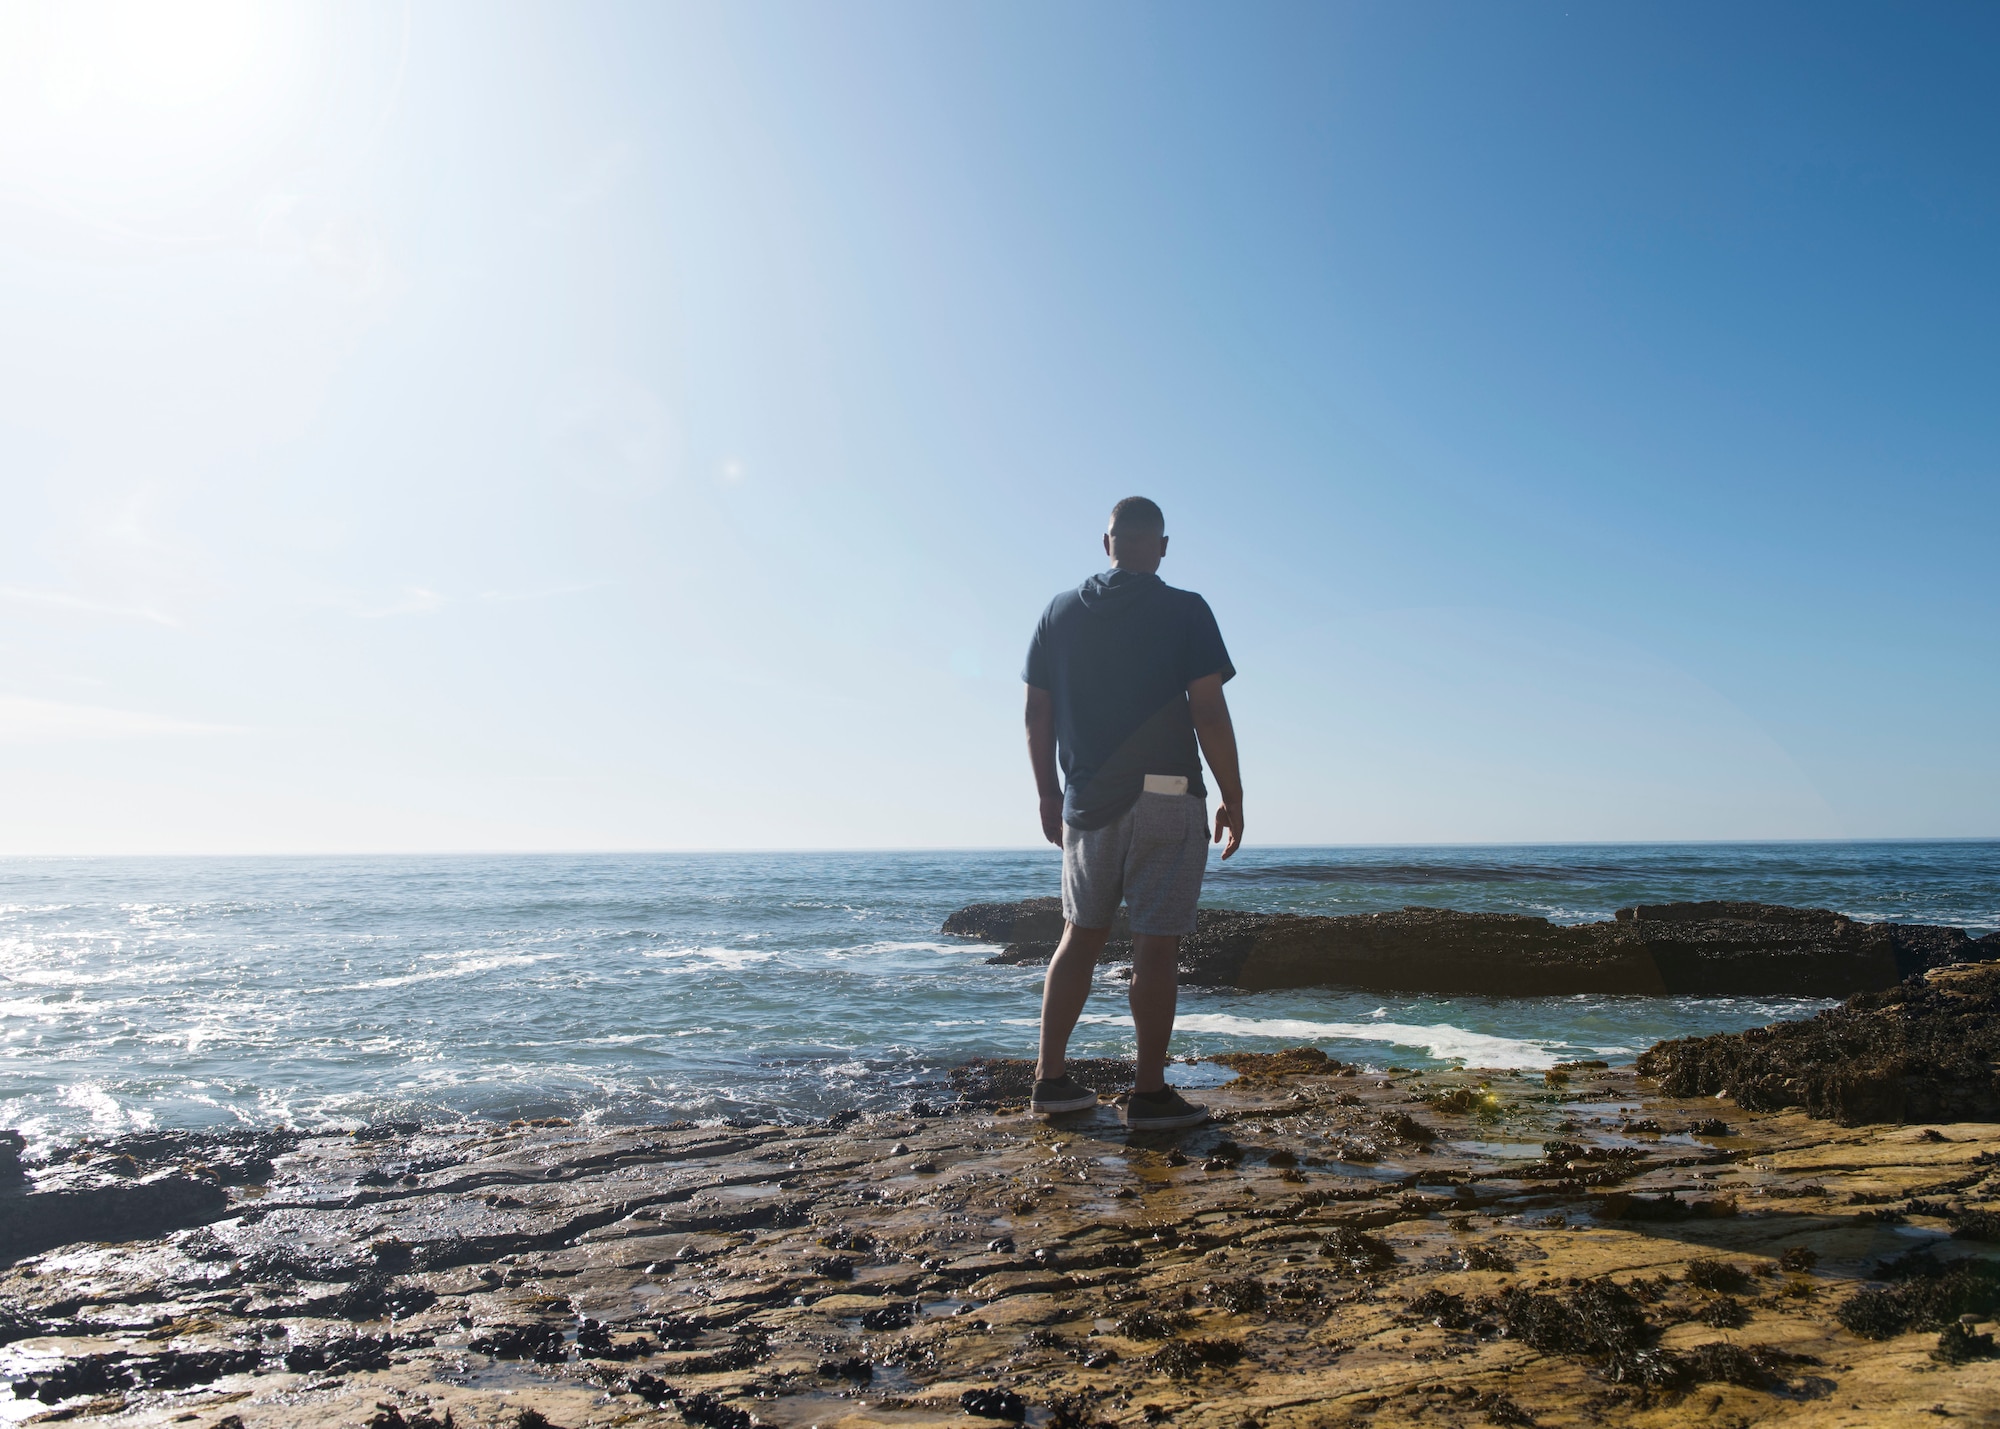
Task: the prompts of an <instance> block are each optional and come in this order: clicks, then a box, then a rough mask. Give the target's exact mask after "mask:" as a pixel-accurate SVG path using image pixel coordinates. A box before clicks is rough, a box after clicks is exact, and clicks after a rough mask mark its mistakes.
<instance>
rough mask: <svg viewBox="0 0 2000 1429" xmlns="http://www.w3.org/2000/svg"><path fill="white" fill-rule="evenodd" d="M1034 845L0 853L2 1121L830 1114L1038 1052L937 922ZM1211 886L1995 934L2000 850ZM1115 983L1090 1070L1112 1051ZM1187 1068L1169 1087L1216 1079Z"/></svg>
mask: <svg viewBox="0 0 2000 1429" xmlns="http://www.w3.org/2000/svg"><path fill="white" fill-rule="evenodd" d="M1058 867H1059V865H1058V859H1057V856H1056V854H1055V853H1054V851H1053V850H1050V851H1047V852H1004V853H859V854H846V853H843V854H813V853H800V854H613V855H589V856H583V855H574V856H572V855H548V856H506V857H385V858H258V859H195V858H159V859H55V858H50V859H7V860H0V1057H4V1060H0V1126H4V1127H17V1128H20V1129H21V1130H23V1131H25V1132H27V1133H28V1135H29V1137H30V1138H31V1140H32V1141H33V1142H36V1143H46V1142H48V1141H50V1140H52V1139H56V1138H60V1137H66V1136H72V1135H76V1134H82V1133H92V1134H108V1133H115V1132H119V1131H125V1130H133V1129H138V1128H144V1127H152V1126H162V1127H165V1126H212V1125H234V1124H256V1125H271V1124H276V1123H286V1124H290V1125H295V1126H328V1125H331V1126H352V1125H358V1124H360V1123H363V1122H367V1121H375V1120H382V1119H388V1118H404V1119H417V1120H435V1119H445V1118H458V1117H462V1116H466V1115H471V1116H477V1117H491V1118H501V1119H506V1118H511V1117H516V1116H549V1115H564V1116H570V1117H574V1118H577V1119H579V1120H586V1121H589V1120H596V1121H607V1122H632V1121H658V1120H671V1119H677V1118H688V1119H694V1120H701V1119H707V1118H718V1117H735V1116H758V1117H765V1116H771V1117H780V1118H801V1117H808V1116H823V1115H825V1114H827V1113H828V1112H830V1111H832V1110H835V1109H837V1108H841V1107H846V1106H860V1107H864V1108H867V1107H878V1106H887V1105H894V1104H900V1103H904V1102H907V1101H908V1100H909V1099H910V1098H911V1096H912V1095H916V1094H920V1093H919V1091H918V1089H920V1088H922V1087H924V1086H926V1085H932V1084H935V1083H937V1082H938V1081H939V1080H940V1078H941V1077H942V1075H943V1073H944V1071H945V1069H946V1068H948V1067H949V1066H950V1065H951V1064H953V1063H954V1062H956V1061H959V1060H961V1059H963V1058H965V1057H969V1056H973V1055H1015V1056H1022V1055H1032V1052H1033V1045H1034V1034H1035V1018H1036V1011H1037V1006H1038V997H1039V988H1040V982H1041V969H1039V968H1014V967H989V966H987V965H986V964H985V963H984V962H983V960H982V959H983V957H984V956H985V955H986V954H987V953H990V952H991V951H992V949H990V948H989V949H986V950H985V952H982V951H981V949H980V948H979V947H978V946H976V945H971V944H967V943H964V942H962V941H960V940H957V939H951V938H945V937H942V936H940V935H939V933H938V926H939V924H940V923H941V922H942V921H943V920H944V917H945V915H946V914H947V913H949V912H950V911H951V910H952V909H954V908H957V907H959V906H960V905H962V904H965V903H970V902H975V901H981V900H996V899H1012V898H1024V897H1032V896H1037V895H1042V894H1049V893H1053V892H1055V891H1056V889H1057V881H1058ZM1209 869H1210V881H1209V884H1208V887H1207V891H1206V893H1205V895H1204V901H1205V902H1206V903H1207V904H1209V905H1210V906H1219V907H1235V908H1248V909H1263V910H1271V911H1292V912H1300V913H1357V912H1367V911H1372V910H1376V909H1389V908H1399V907H1402V906H1404V905H1407V904H1424V905H1429V906H1437V907H1451V908H1463V909H1484V910H1494V911H1504V912H1519V913H1534V914H1540V915H1543V916H1546V917H1548V918H1551V919H1554V920H1556V921H1558V922H1583V921H1588V920H1592V919H1598V918H1608V917H1610V916H1611V914H1612V912H1613V910H1614V909H1616V908H1618V907H1620V906H1623V905H1628V904H1632V903H1636V902H1653V903H1657V902H1669V901H1673V900H1677V899H1698V898H1745V899H1758V900H1762V901H1766V902H1773V903H1790V904H1796V905H1807V906H1817V907H1827V908H1834V909H1838V910H1840V911H1842V912H1844V913H1847V914H1849V915H1851V916H1853V917H1856V918H1864V919H1874V918H1888V919H1897V920H1902V921H1911V922H1929V923H1945V924H1953V925H1957V926H1961V927H1965V928H1967V929H1969V930H1972V931H1974V932H1984V931H1987V930H1990V929H1992V928H1994V927H1996V926H2000V842H1953V843H1904V842H1898V843H1846V844H1841V843H1804V844H1708V845H1691V844H1662V845H1631V844H1618V845H1567V846H1545V847H1528V846H1519V845H1515V846H1506V847H1493V846H1482V847H1468V848H1409V847H1400V848H1325V849H1306V848H1279V849H1246V850H1244V852H1243V853H1241V854H1239V855H1238V856H1237V858H1235V859H1233V860H1231V861H1230V863H1229V865H1227V866H1226V867H1225V866H1223V865H1220V864H1219V863H1217V862H1216V861H1215V860H1214V858H1213V856H1211V860H1210V865H1209ZM1824 1005H1825V1004H1824V1003H1823V1002H1820V1001H1816V1000H1811V999H1803V998H1801V999H1785V998H1674V997H1665V998H1645V997H1569V998H1527V999H1518V1000H1512V999H1498V998H1450V997H1384V996H1382V995H1380V994H1372V993H1347V992H1337V991H1290V992H1260V993H1230V992H1215V991H1205V990H1199V989H1185V990H1183V992H1182V994H1181V1018H1180V1027H1179V1031H1178V1034H1177V1036H1176V1038H1175V1042H1174V1051H1175V1053H1176V1054H1177V1055H1182V1056H1186V1055H1194V1054H1200V1053H1205V1052H1213V1051H1221V1050H1224V1049H1228V1048H1248V1049H1275V1048H1279V1047H1286V1046H1296V1045H1298V1044H1300V1043H1311V1044H1313V1045H1316V1046H1319V1047H1322V1048H1324V1049H1325V1050H1326V1051H1327V1052H1329V1053H1331V1054H1332V1055H1334V1056H1337V1057H1340V1058H1342V1059H1346V1060H1359V1061H1362V1062H1366V1063H1369V1064H1372V1065H1376V1066H1384V1065H1389V1064H1395V1065H1402V1066H1429V1065H1434V1064H1438V1063H1445V1062H1460V1063H1463V1064H1466V1065H1470V1066H1516V1067H1530V1068H1532V1067H1542V1066H1547V1065H1549V1064H1551V1063H1553V1062H1556V1061H1560V1060H1566V1059H1575V1058H1586V1057H1603V1058H1606V1059H1609V1060H1619V1059H1629V1058H1631V1057H1633V1056H1634V1055H1636V1054H1637V1053H1638V1052H1640V1051H1642V1050H1644V1049H1645V1048H1646V1047H1647V1046H1649V1045H1651V1044H1652V1043H1653V1042H1655V1041H1657V1040H1659V1039H1661V1038H1664V1037H1674V1036H1681V1035H1686V1034H1690V1033H1702V1032H1715V1031H1725V1030H1735V1029H1739V1028H1743V1027H1748V1026H1754V1025H1756V1024H1759V1023H1764V1022H1769V1021H1772V1020H1773V1019H1776V1018H1781V1017H1793V1016H1799V1015H1803V1014H1805V1013H1808V1012H1810V1011H1812V1010H1814V1009H1816V1008H1818V1007H1821V1006H1824ZM1130 1037H1131V1030H1130V1020H1129V1018H1128V1017H1127V1015H1126V1011H1125V1004H1124V984H1123V983H1122V982H1120V981H1119V980H1117V979H1116V978H1115V977H1114V976H1112V975H1111V974H1110V971H1109V969H1108V968H1107V969H1106V970H1105V972H1104V973H1102V974H1101V975H1100V978H1099V983H1098V991H1097V993H1096V994H1095V995H1094V996H1093V998H1092V1002H1091V1005H1090V1007H1089V1008H1088V1009H1087V1011H1086V1013H1085V1021H1084V1023H1083V1025H1082V1026H1081V1027H1080V1028H1079V1029H1078V1035H1077V1038H1076V1042H1075V1045H1074V1048H1073V1050H1074V1051H1075V1052H1076V1053H1077V1054H1078V1055H1100V1056H1101V1055H1129V1049H1130ZM1214 1071H1215V1069H1213V1068H1205V1067H1192V1066H1182V1067H1177V1068H1176V1077H1177V1079H1182V1080H1188V1081H1193V1082H1196V1083H1200V1082H1201V1081H1203V1080H1212V1079H1216V1078H1213V1077H1212V1076H1211V1075H1210V1074H1212V1073H1213V1072H1214Z"/></svg>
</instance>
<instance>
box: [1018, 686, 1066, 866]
mask: <svg viewBox="0 0 2000 1429" xmlns="http://www.w3.org/2000/svg"><path fill="white" fill-rule="evenodd" d="M1027 688H1028V762H1029V763H1030V764H1032V765H1034V766H1035V792H1036V793H1037V794H1038V795H1040V796H1041V802H1042V837H1043V838H1045V839H1047V840H1048V841H1049V842H1050V843H1052V844H1054V845H1055V846H1056V847H1057V848H1061V847H1062V808H1063V795H1062V779H1061V778H1060V777H1059V776H1058V775H1057V773H1056V702H1055V701H1054V700H1053V699H1051V698H1050V696H1049V692H1048V691H1047V690H1038V689H1036V688H1035V687H1034V686H1033V685H1029V686H1028V687H1027Z"/></svg>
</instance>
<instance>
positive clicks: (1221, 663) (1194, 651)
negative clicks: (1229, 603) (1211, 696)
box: [1181, 592, 1236, 685]
mask: <svg viewBox="0 0 2000 1429" xmlns="http://www.w3.org/2000/svg"><path fill="white" fill-rule="evenodd" d="M1189 594H1190V598H1189V600H1188V606H1187V628H1186V632H1185V638H1184V640H1183V642H1182V647H1181V648H1182V650H1183V651H1184V652H1185V653H1184V655H1183V660H1184V664H1183V666H1182V669H1183V670H1184V672H1185V674H1186V676H1187V678H1186V679H1185V680H1183V681H1182V684H1184V685H1191V684H1193V683H1194V682H1195V681H1196V680H1199V679H1201V678H1203V677H1204V676H1206V675H1221V676H1222V680H1223V683H1224V684H1227V683H1228V682H1229V681H1230V680H1232V679H1234V678H1235V677H1236V667H1235V666H1234V665H1232V664H1230V663H1229V651H1228V650H1227V649H1226V648H1225V647H1224V646H1223V643H1222V631H1221V630H1220V629H1219V628H1218V627H1217V626H1216V623H1215V612H1213V611H1212V610H1210V609H1209V608H1208V602H1207V601H1205V600H1203V599H1202V598H1201V597H1200V596H1198V595H1194V594H1193V593H1192V592H1190V593H1189Z"/></svg>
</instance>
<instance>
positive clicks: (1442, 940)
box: [942, 898, 2000, 997]
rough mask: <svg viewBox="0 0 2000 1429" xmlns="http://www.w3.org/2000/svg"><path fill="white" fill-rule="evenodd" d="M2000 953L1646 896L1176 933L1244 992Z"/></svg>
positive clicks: (1849, 972)
mask: <svg viewBox="0 0 2000 1429" xmlns="http://www.w3.org/2000/svg"><path fill="white" fill-rule="evenodd" d="M942 931H943V932H945V933H947V934H951V935H954V936H957V937H964V938H976V939H978V940H979V941H981V942H985V943H1001V944H1004V945H1005V947H1004V949H1003V950H1002V952H1001V953H1000V954H999V955H998V956H997V957H995V958H993V959H991V961H994V962H1001V963H1035V962H1046V961H1047V960H1048V958H1049V956H1050V955H1051V954H1052V953H1054V951H1055V946H1056V941H1057V939H1059V938H1060V937H1061V936H1062V903H1061V900H1060V899H1056V898H1030V899H1025V900H1023V901H1020V902H1015V903H975V904H972V905H970V906H968V907H965V908H961V909H959V910H958V911H957V912H956V913H953V914H952V915H951V916H950V917H949V918H947V919H946V920H945V922H944V927H943V930H942ZM1130 948H1131V943H1130V933H1129V931H1128V930H1127V929H1126V927H1125V924H1124V922H1123V913H1122V910H1121V913H1120V921H1119V923H1118V924H1117V925H1116V926H1115V927H1114V928H1113V930H1112V944H1111V946H1110V948H1109V950H1108V951H1109V955H1110V956H1112V957H1114V958H1115V957H1117V956H1119V955H1120V954H1121V953H1122V954H1123V955H1124V956H1126V957H1129V956H1130ZM1994 959H2000V932H1995V933H1988V934H1987V935H1986V936H1984V937H1982V938H1973V937H1971V936H1969V935H1968V934H1967V933H1966V932H1965V930H1964V929H1962V928H1945V927H1937V926H1934V925H1931V924H1923V923H1864V922H1856V921H1854V920H1853V919H1851V918H1848V917H1845V916H1844V915H1842V914H1839V913H1834V912H1830V911H1828V910H1827V909H1823V908H1787V907H1783V906H1780V905H1777V904H1770V903H1722V902H1717V903H1665V904H1641V905H1639V906H1637V907H1633V908H1621V909H1619V910H1618V914H1617V916H1616V917H1615V918H1614V919H1612V920H1610V921H1608V922H1600V923H1582V924H1573V925H1564V924H1556V923H1551V922H1549V920H1548V919H1546V918H1531V917H1526V916H1522V915H1519V914H1508V913H1461V912H1458V911H1456V910H1453V909H1449V908H1405V909H1403V910H1401V911H1400V912H1395V913H1360V914H1353V915H1350V916H1346V917H1338V918H1321V917H1305V916H1300V915H1297V914H1291V913H1244V912H1236V911H1233V910H1228V909H1216V908H1204V909H1202V910H1201V911H1200V912H1199V914H1198V915H1197V925H1196V929H1195V932H1194V934H1193V935H1192V936H1191V937H1188V938H1186V939H1184V940H1183V941H1182V944H1181V964H1180V966H1181V978H1182V980H1183V981H1184V982H1185V983H1187V984H1189V985H1191V986H1197V987H1233V988H1240V989H1242V990H1244V991H1250V992H1255V991H1262V990H1266V989H1271V988H1291V987H1352V988H1362V989H1366V990H1369V991H1374V992H1418V993H1423V992H1428V993H1443V994H1453V995H1471V996H1494V997H1548V996H1567V995H1571V994H1576V993H1641V994H1645V993H1652V994H1663V993H1665V994H1673V993H1679V994H1696V995H1717V996H1720V995H1730V996H1751V997H1756V996H1774V995H1790V996H1795V997H1847V996H1850V995H1852V994H1854V993H1858V992H1879V991H1883V990H1885V989H1887V988H1891V987H1894V986H1896V985H1897V984H1898V983H1900V982H1902V981H1903V980H1904V979H1906V978H1909V977H1913V976H1916V975H1918V974H1921V973H1926V972H1929V971H1930V970H1931V969H1933V968H1938V967H1944V966H1947V965H1950V964H1953V963H1966V962H1987V961H1992V960H1994Z"/></svg>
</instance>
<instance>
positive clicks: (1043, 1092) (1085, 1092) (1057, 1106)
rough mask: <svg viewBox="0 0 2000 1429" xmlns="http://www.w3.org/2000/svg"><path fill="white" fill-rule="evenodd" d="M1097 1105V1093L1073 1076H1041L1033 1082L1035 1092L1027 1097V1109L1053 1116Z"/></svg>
mask: <svg viewBox="0 0 2000 1429" xmlns="http://www.w3.org/2000/svg"><path fill="white" fill-rule="evenodd" d="M1096 1105H1097V1093H1096V1092H1093V1091H1092V1090H1091V1089H1090V1088H1089V1087H1086V1086H1085V1085H1084V1084H1083V1083H1082V1082H1079V1081H1078V1080H1077V1079H1076V1078H1075V1077H1068V1076H1064V1077H1041V1078H1038V1079H1037V1080H1036V1082H1035V1094H1034V1096H1032V1097H1030V1098H1029V1099H1028V1110H1029V1111H1032V1112H1039V1113H1040V1114H1041V1115H1043V1116H1054V1115H1056V1114H1057V1113H1059V1112H1065V1111H1082V1110H1083V1109H1084V1108H1085V1107H1093V1106H1096Z"/></svg>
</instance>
